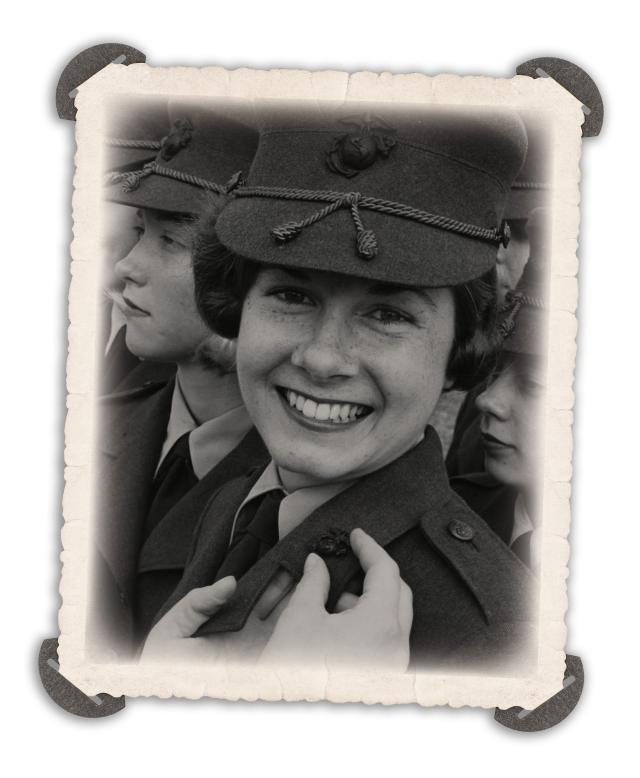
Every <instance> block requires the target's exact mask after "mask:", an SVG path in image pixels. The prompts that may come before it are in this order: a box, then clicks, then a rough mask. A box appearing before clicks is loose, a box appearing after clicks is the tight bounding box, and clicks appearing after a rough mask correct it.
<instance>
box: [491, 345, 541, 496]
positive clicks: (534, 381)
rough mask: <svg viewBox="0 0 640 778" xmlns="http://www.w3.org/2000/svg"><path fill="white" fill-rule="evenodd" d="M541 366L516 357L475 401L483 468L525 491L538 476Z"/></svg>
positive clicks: (526, 358) (518, 356) (519, 356)
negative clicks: (479, 417) (478, 414)
mask: <svg viewBox="0 0 640 778" xmlns="http://www.w3.org/2000/svg"><path fill="white" fill-rule="evenodd" d="M544 388H545V384H544V366H543V365H542V364H540V362H539V361H538V360H534V359H533V358H531V357H527V356H525V355H516V356H514V358H513V361H511V362H510V363H509V364H508V365H507V366H506V367H505V368H503V369H502V370H501V371H500V372H498V373H497V374H496V376H495V377H494V378H493V380H492V381H491V383H490V384H489V386H488V387H487V389H485V391H484V392H482V394H480V395H478V398H477V399H476V406H477V407H478V409H479V410H480V411H481V412H482V421H481V426H480V429H481V432H482V443H483V447H484V456H485V468H486V470H487V472H489V473H490V474H491V475H493V476H494V477H495V478H497V479H498V480H499V481H501V482H502V483H505V484H508V485H510V486H515V487H517V488H518V489H521V490H526V489H532V488H535V485H536V482H537V479H538V478H539V476H540V472H541V470H540V466H541V464H542V460H541V453H542V452H541V434H540V428H541V424H540V411H541V408H542V398H543V396H544Z"/></svg>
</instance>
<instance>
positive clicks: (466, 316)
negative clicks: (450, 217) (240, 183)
mask: <svg viewBox="0 0 640 778" xmlns="http://www.w3.org/2000/svg"><path fill="white" fill-rule="evenodd" d="M217 217H218V212H217V211H216V212H215V213H213V212H209V213H208V214H207V215H206V216H204V217H203V219H202V220H201V222H200V225H199V232H198V234H197V236H196V238H195V242H194V249H193V272H194V278H195V288H196V302H197V305H198V310H199V311H200V315H201V316H202V318H203V319H204V321H205V322H206V324H207V325H208V326H209V327H210V328H211V329H212V330H213V331H214V332H217V333H218V334H219V335H222V336H223V337H225V338H237V337H238V331H239V329H240V317H241V314H242V305H243V303H244V299H245V297H246V295H247V293H248V291H249V290H250V289H251V287H252V285H253V283H254V281H255V279H256V276H257V275H258V272H259V270H260V264H259V263H257V262H254V261H253V260H249V259H244V258H243V257H240V256H238V255H236V254H234V253H233V252H231V251H229V250H228V249H227V248H225V247H224V246H223V245H222V244H221V243H220V241H219V240H218V237H217V235H216V232H215V223H216V220H217ZM452 292H453V297H454V302H455V334H454V342H453V348H452V349H451V354H450V355H449V363H448V365H447V378H448V379H449V382H450V385H449V386H448V387H447V388H448V389H462V390H467V389H470V388H471V387H473V386H475V384H477V383H479V382H480V381H482V380H483V379H484V378H485V377H486V376H487V375H488V374H489V373H490V372H491V370H492V368H493V364H494V355H495V343H496V339H495V329H496V319H497V281H496V271H495V269H493V270H490V271H489V272H488V273H486V274H485V275H484V276H482V277H481V278H477V279H474V280H473V281H468V282H467V283H466V284H460V285H459V286H454V287H452Z"/></svg>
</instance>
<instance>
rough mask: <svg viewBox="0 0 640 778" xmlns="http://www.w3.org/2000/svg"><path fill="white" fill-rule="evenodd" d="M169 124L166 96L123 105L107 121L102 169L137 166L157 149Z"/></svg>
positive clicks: (134, 168)
mask: <svg viewBox="0 0 640 778" xmlns="http://www.w3.org/2000/svg"><path fill="white" fill-rule="evenodd" d="M167 127H169V110H168V106H167V102H166V100H164V101H162V102H158V101H157V100H155V101H151V102H149V103H146V102H145V103H142V104H140V103H137V104H136V106H135V108H134V107H133V106H129V105H123V106H122V107H121V110H120V111H118V113H117V115H116V117H115V118H114V120H113V121H112V122H111V127H110V132H109V136H108V137H107V139H106V141H105V164H104V168H105V170H109V171H129V170H137V169H138V168H140V167H142V165H144V164H145V163H146V162H150V161H151V160H152V159H153V158H154V157H155V156H156V154H157V153H158V151H159V150H160V145H161V141H162V138H163V137H164V135H166V133H167Z"/></svg>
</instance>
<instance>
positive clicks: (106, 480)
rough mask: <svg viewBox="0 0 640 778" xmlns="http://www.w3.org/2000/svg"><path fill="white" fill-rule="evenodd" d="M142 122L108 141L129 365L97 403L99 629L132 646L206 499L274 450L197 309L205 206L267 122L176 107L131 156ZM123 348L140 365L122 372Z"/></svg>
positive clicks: (115, 290)
mask: <svg viewBox="0 0 640 778" xmlns="http://www.w3.org/2000/svg"><path fill="white" fill-rule="evenodd" d="M144 118H148V117H144ZM145 128H148V121H146V122H143V130H135V128H134V127H133V119H131V120H130V121H129V122H128V127H127V129H128V130H129V131H130V132H131V136H132V138H133V139H134V140H135V142H132V141H130V139H128V138H123V137H122V134H123V133H121V134H120V136H119V137H118V138H116V139H115V140H114V141H111V146H112V148H113V154H114V159H115V161H116V162H118V161H121V164H114V165H112V167H111V168H110V171H109V173H108V175H107V181H108V185H107V191H106V197H107V199H108V201H109V205H108V208H111V207H112V205H113V204H114V203H115V204H116V205H115V206H114V207H116V208H119V209H122V208H124V209H125V210H126V211H127V212H128V215H127V221H126V229H127V232H126V237H125V236H123V235H121V236H120V237H119V238H116V237H113V238H111V239H110V243H109V245H111V246H117V248H114V250H113V253H112V254H110V255H109V256H110V258H111V259H112V260H114V261H113V264H112V265H109V266H108V267H107V271H106V273H107V275H106V277H107V278H108V284H107V285H108V295H109V298H110V300H111V302H112V303H113V304H114V306H115V310H114V311H112V312H111V319H110V321H111V325H112V326H111V332H110V340H111V343H110V344H109V340H108V341H107V345H108V346H109V347H108V349H107V356H108V355H109V354H111V353H112V352H113V350H114V349H115V348H117V349H118V350H119V352H120V353H119V360H118V367H119V369H120V377H119V380H116V379H115V377H114V375H115V374H114V373H111V374H109V376H108V379H109V380H108V381H107V383H109V384H111V385H112V386H113V387H114V391H113V392H112V393H110V394H106V395H104V396H103V397H102V399H101V402H100V414H101V418H100V423H101V434H100V437H99V441H100V443H99V445H100V452H99V457H98V460H97V473H96V478H95V483H96V484H97V495H96V506H97V516H98V526H97V532H96V544H97V551H98V555H97V568H96V575H95V578H94V583H95V602H94V607H93V609H92V612H93V613H95V614H96V615H97V616H98V619H99V621H100V623H99V624H96V625H94V631H93V635H94V637H95V639H96V643H98V644H102V645H101V646H100V648H103V647H104V646H109V647H110V648H111V649H113V650H115V651H116V652H118V651H120V650H122V651H123V653H124V654H125V655H130V651H131V650H132V649H133V647H134V646H135V643H136V637H137V636H138V635H141V634H146V633H147V632H148V629H149V627H150V624H151V621H152V619H153V617H154V615H155V613H156V611H157V609H158V608H159V607H160V605H162V603H163V602H164V600H165V599H166V598H167V597H168V595H169V594H170V593H171V591H172V590H173V588H174V587H175V585H176V583H177V581H178V580H179V579H180V576H181V574H182V568H183V566H184V563H185V561H186V557H187V553H188V550H189V547H190V544H191V534H192V531H193V528H194V526H195V524H196V522H197V519H198V516H199V514H200V512H201V509H202V505H201V504H200V503H201V502H202V501H206V500H207V499H208V498H209V497H210V495H211V493H212V491H215V490H217V489H218V488H219V487H220V486H221V485H222V484H223V483H225V482H226V480H227V479H229V478H233V477H234V476H235V475H237V474H238V473H239V472H240V471H241V472H244V470H245V468H247V467H250V466H251V465H252V464H260V463H261V462H262V459H263V457H264V456H265V454H264V448H263V446H262V442H261V441H260V438H259V436H258V435H257V433H255V432H254V431H253V428H252V423H251V420H250V419H249V416H248V414H247V412H246V410H245V408H244V404H243V402H242V398H241V396H240V390H239V387H238V381H237V377H236V374H235V344H234V343H233V342H232V341H229V340H227V339H225V338H222V337H220V336H219V335H217V334H215V333H213V332H212V331H211V329H209V327H208V326H207V325H206V324H205V323H204V321H203V320H202V319H201V317H200V315H199V313H198V310H197V307H196V301H195V293H194V279H193V268H192V257H191V252H192V248H193V239H194V238H193V236H194V231H195V225H196V223H197V221H198V218H199V216H200V215H201V213H202V211H203V209H204V208H205V206H206V207H207V214H208V218H214V219H215V218H216V217H217V214H218V213H219V212H220V211H221V210H222V209H223V208H224V206H225V205H226V202H227V200H228V193H229V191H231V190H232V189H233V188H234V186H235V185H236V183H237V182H238V180H239V178H240V175H241V173H243V174H246V172H247V171H248V169H249V166H250V164H251V161H252V159H253V155H254V152H255V149H256V144H257V133H256V132H255V131H254V130H253V129H252V128H251V127H249V126H247V124H246V123H244V122H240V121H237V120H236V119H234V118H231V117H230V116H229V115H227V113H225V114H223V113H221V112H220V111H219V110H218V111H217V110H216V109H215V108H211V109H206V108H202V107H201V108H199V109H197V110H195V109H189V108H185V107H184V106H173V107H170V108H169V112H168V114H167V119H166V123H165V125H164V128H163V130H162V131H158V132H157V133H156V136H155V137H156V138H159V140H158V141H157V143H156V141H151V143H150V144H149V145H152V144H153V146H154V149H155V150H153V149H152V154H153V157H152V158H151V159H150V160H149V159H148V158H146V161H145V159H142V160H137V161H134V162H131V161H130V159H129V157H130V156H131V152H132V149H131V148H130V146H133V151H136V150H139V149H138V142H139V140H140V137H141V136H142V135H143V132H144V131H145ZM143 145H146V144H143ZM156 146H157V148H156ZM116 152H117V153H116ZM119 154H123V160H120V157H119V156H118V155H119ZM112 213H113V215H114V218H116V219H118V220H120V219H121V211H119V212H116V211H112ZM212 214H213V215H212ZM118 223H119V224H124V222H122V221H118ZM129 231H132V232H133V235H131V232H129ZM125 248H128V251H126V253H125V254H124V255H123V256H120V257H119V258H118V259H117V261H115V259H116V256H117V254H120V253H121V252H122V251H123V250H124V249H125ZM122 321H124V326H119V325H120V323H121V322H122ZM114 333H115V337H114ZM125 349H126V352H128V353H129V354H130V355H131V356H132V357H133V359H134V360H135V361H136V362H137V364H135V365H134V366H133V367H131V366H130V367H129V369H128V372H126V373H125V374H124V375H123V374H122V367H123V365H124V363H125V361H126V360H124V359H123V354H124V353H125V351H124V350H125ZM182 508H184V510H183V511H182ZM181 511H182V512H181Z"/></svg>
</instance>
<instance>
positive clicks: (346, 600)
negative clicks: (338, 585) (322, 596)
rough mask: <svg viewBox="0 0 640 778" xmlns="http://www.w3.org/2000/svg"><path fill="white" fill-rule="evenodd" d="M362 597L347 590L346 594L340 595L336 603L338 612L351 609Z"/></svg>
mask: <svg viewBox="0 0 640 778" xmlns="http://www.w3.org/2000/svg"><path fill="white" fill-rule="evenodd" d="M359 599H360V598H359V597H358V596H357V595H356V594H351V592H345V593H344V594H341V595H340V599H339V600H338V602H337V603H336V610H335V612H336V613H343V612H344V611H348V610H351V608H353V606H354V605H357V604H358V600H359Z"/></svg>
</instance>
